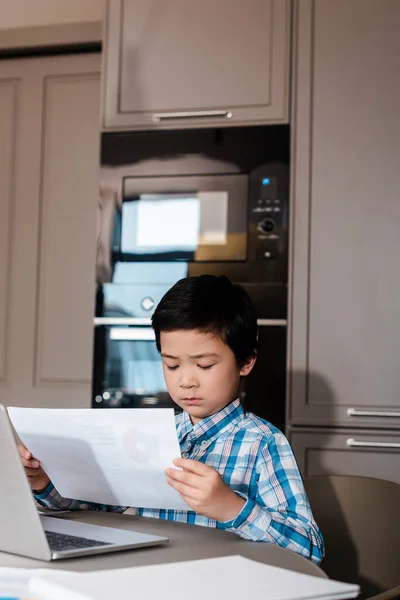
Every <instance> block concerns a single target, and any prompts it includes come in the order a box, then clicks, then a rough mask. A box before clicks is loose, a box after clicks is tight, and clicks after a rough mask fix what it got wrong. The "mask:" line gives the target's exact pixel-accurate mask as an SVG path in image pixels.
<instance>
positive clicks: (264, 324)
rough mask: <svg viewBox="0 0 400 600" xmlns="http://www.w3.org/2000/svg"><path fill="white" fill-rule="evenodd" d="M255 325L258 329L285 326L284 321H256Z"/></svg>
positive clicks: (285, 322)
mask: <svg viewBox="0 0 400 600" xmlns="http://www.w3.org/2000/svg"><path fill="white" fill-rule="evenodd" d="M257 325H258V326H259V327H279V326H284V327H285V326H286V325H287V320H286V319H257Z"/></svg>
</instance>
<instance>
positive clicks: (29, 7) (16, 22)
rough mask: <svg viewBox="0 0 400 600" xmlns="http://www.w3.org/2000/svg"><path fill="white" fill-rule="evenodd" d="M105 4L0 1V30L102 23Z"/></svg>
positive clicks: (93, 1) (100, 0) (65, 0)
mask: <svg viewBox="0 0 400 600" xmlns="http://www.w3.org/2000/svg"><path fill="white" fill-rule="evenodd" d="M103 14H104V0H1V1H0V29H12V28H14V27H35V26H41V25H56V24H57V25H65V24H67V23H87V22H91V21H92V22H93V21H102V19H103Z"/></svg>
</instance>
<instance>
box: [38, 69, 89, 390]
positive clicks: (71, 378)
mask: <svg viewBox="0 0 400 600" xmlns="http://www.w3.org/2000/svg"><path fill="white" fill-rule="evenodd" d="M44 107H45V110H44V140H43V155H42V185H41V190H42V191H41V211H40V248H41V252H40V272H39V289H38V298H39V311H38V347H37V352H38V361H37V365H36V369H37V370H36V383H37V385H40V384H41V383H42V382H43V383H45V382H47V383H48V382H50V383H51V382H60V383H63V382H65V383H66V384H69V383H74V382H75V383H84V384H86V385H87V384H88V383H89V381H90V375H91V364H92V331H93V306H94V280H95V274H94V264H95V244H94V240H95V227H96V221H95V207H96V190H97V189H98V177H99V160H98V146H99V140H100V136H99V117H98V115H99V77H98V74H90V73H89V74H85V73H83V74H81V75H79V74H72V75H63V76H54V77H49V78H47V79H46V82H45V88H44ZM89 299H90V300H89Z"/></svg>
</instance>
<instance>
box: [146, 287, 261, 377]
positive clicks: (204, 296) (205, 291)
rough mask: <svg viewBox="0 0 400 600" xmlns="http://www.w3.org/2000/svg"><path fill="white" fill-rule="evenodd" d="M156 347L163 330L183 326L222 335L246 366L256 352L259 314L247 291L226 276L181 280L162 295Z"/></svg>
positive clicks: (156, 318)
mask: <svg viewBox="0 0 400 600" xmlns="http://www.w3.org/2000/svg"><path fill="white" fill-rule="evenodd" d="M152 325H153V329H154V331H155V334H156V344H157V349H158V351H159V352H161V345H160V333H161V332H162V331H178V330H181V329H186V330H197V331H202V332H205V333H213V334H215V335H218V336H220V337H221V339H222V340H223V341H224V343H225V344H226V345H227V346H229V348H230V349H231V350H232V352H233V354H234V355H235V357H236V362H237V364H238V366H239V367H243V365H245V364H246V363H247V362H248V360H249V359H250V358H252V357H253V356H256V354H257V337H258V336H257V315H256V311H255V308H254V305H253V303H252V301H251V299H250V297H249V295H248V294H247V292H246V291H245V290H244V289H243V288H242V287H240V286H239V285H236V284H233V283H232V282H231V281H230V280H229V279H228V278H227V277H225V276H215V275H201V276H199V277H186V278H185V279H181V280H180V281H178V282H177V283H176V284H175V285H174V286H172V288H171V289H169V290H168V292H167V293H166V294H165V295H164V296H163V297H162V298H161V300H160V302H159V304H158V306H157V308H156V310H155V311H154V314H153V318H152Z"/></svg>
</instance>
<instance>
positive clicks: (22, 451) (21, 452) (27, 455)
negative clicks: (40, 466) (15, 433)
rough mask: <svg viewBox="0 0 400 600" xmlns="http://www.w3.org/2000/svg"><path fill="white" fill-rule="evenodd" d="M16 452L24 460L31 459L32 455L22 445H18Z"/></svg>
mask: <svg viewBox="0 0 400 600" xmlns="http://www.w3.org/2000/svg"><path fill="white" fill-rule="evenodd" d="M18 451H19V455H20V457H21V458H26V459H27V460H29V459H30V458H32V454H31V453H30V452H29V450H28V448H25V446H23V445H22V444H18Z"/></svg>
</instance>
